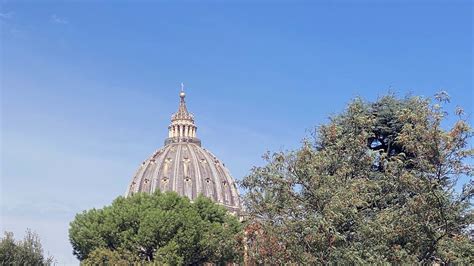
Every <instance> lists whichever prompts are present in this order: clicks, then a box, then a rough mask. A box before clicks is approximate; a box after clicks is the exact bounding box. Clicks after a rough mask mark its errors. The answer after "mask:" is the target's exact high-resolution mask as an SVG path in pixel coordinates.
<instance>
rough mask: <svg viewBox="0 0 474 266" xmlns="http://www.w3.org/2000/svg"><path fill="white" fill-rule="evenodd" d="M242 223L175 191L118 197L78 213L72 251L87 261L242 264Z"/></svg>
mask: <svg viewBox="0 0 474 266" xmlns="http://www.w3.org/2000/svg"><path fill="white" fill-rule="evenodd" d="M240 232H241V225H240V223H239V222H238V220H237V218H236V217H234V216H232V215H231V214H228V212H227V210H226V209H225V208H224V207H222V206H219V205H217V204H215V203H213V202H212V201H211V200H210V199H208V198H205V197H203V196H199V197H198V198H197V199H196V200H195V201H194V202H193V203H191V202H190V201H189V199H188V198H186V197H180V196H178V194H176V193H173V192H166V193H160V192H156V193H154V194H153V195H148V194H146V193H137V194H135V195H133V196H131V197H127V198H123V197H119V198H117V199H116V200H114V202H113V203H112V205H111V206H107V207H104V208H103V209H92V210H89V211H85V212H83V213H80V214H77V215H76V218H75V219H74V221H73V222H71V224H70V229H69V238H70V241H71V243H72V246H73V252H74V254H75V255H76V256H77V258H78V259H79V260H81V261H83V262H84V263H90V264H97V263H104V261H107V263H109V264H121V263H123V262H124V261H129V262H130V261H131V262H138V261H140V262H158V263H162V264H170V265H181V264H199V263H204V262H211V263H223V262H232V261H234V262H239V261H240V260H241V254H242V251H241V249H240V248H238V247H239V239H240V238H239V234H240Z"/></svg>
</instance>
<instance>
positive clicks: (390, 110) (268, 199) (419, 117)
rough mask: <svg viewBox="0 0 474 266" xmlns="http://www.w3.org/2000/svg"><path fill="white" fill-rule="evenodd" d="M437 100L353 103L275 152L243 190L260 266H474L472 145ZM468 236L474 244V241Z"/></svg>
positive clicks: (443, 97)
mask: <svg viewBox="0 0 474 266" xmlns="http://www.w3.org/2000/svg"><path fill="white" fill-rule="evenodd" d="M447 101H449V98H448V97H447V94H446V93H440V94H438V95H436V102H433V101H431V100H430V99H426V98H421V97H407V98H403V99H399V98H397V97H395V96H394V95H388V96H385V97H382V98H380V99H379V100H377V101H376V102H373V103H370V102H366V101H363V100H362V99H355V100H354V101H352V102H351V103H350V104H349V105H348V107H347V109H346V110H345V111H344V112H343V113H341V114H339V115H336V116H334V117H332V118H331V119H330V121H329V123H328V124H326V125H322V126H320V127H319V128H318V129H317V130H315V132H314V134H313V136H314V139H313V140H305V141H304V142H303V145H302V147H301V148H299V149H298V150H296V151H290V152H278V153H274V154H270V153H267V154H266V155H265V156H264V158H265V159H266V161H267V164H266V165H265V166H263V167H255V168H253V170H252V172H251V174H250V175H249V176H247V177H245V178H244V179H243V181H242V182H241V185H242V187H243V188H245V189H246V190H247V194H246V196H245V204H246V206H247V210H248V212H249V217H250V222H249V225H248V227H247V229H246V233H247V241H248V250H249V252H248V253H249V256H250V258H251V259H252V260H253V261H255V262H257V263H269V264H282V263H288V262H293V263H302V264H313V263H317V264H319V263H324V264H326V263H343V264H345V263H383V262H390V263H417V262H422V263H433V262H437V263H467V264H472V263H474V255H473V254H474V242H473V238H472V235H473V218H474V214H473V209H472V196H473V194H474V183H473V181H472V180H471V181H470V182H469V183H468V184H465V185H464V187H463V189H462V191H461V192H460V193H456V192H455V189H454V187H455V185H456V182H457V180H458V178H460V177H462V176H464V177H466V176H467V177H472V175H473V168H472V166H471V165H469V164H467V163H466V162H467V160H468V159H469V158H472V156H473V150H472V149H469V147H468V146H469V143H468V142H469V138H470V137H472V134H473V131H472V129H471V128H470V126H469V125H468V123H467V122H466V120H465V119H464V118H463V114H462V113H463V112H462V110H461V109H458V110H456V115H457V116H458V117H457V121H456V122H455V123H454V125H453V126H452V127H451V128H450V129H449V130H444V129H443V128H442V123H445V119H446V116H447V113H446V112H445V111H444V110H443V109H442V105H443V103H445V102H447ZM469 235H470V236H471V238H469Z"/></svg>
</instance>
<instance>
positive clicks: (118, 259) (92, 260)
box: [82, 248, 140, 265]
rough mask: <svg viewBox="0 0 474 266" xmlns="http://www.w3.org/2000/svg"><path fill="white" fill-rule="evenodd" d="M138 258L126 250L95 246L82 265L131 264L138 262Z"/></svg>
mask: <svg viewBox="0 0 474 266" xmlns="http://www.w3.org/2000/svg"><path fill="white" fill-rule="evenodd" d="M139 262H140V258H139V257H138V256H136V255H135V254H132V253H131V252H129V251H127V250H121V249H118V250H110V249H106V248H97V249H94V251H92V252H91V253H90V254H89V256H88V257H87V259H85V260H83V261H82V264H83V265H133V264H138V263H139Z"/></svg>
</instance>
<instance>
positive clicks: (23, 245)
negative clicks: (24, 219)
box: [0, 229, 54, 265]
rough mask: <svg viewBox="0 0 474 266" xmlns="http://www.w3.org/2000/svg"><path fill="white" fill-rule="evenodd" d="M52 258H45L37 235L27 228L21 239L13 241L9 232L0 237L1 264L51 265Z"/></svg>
mask: <svg viewBox="0 0 474 266" xmlns="http://www.w3.org/2000/svg"><path fill="white" fill-rule="evenodd" d="M53 260H54V259H53V257H48V258H45V256H44V255H43V248H42V245H41V241H40V239H39V236H38V235H37V234H36V233H34V232H32V231H30V230H29V229H28V230H27V231H26V234H25V237H24V238H23V241H15V239H14V237H13V233H11V232H5V236H4V237H3V238H1V239H0V264H1V265H51V264H52V263H53Z"/></svg>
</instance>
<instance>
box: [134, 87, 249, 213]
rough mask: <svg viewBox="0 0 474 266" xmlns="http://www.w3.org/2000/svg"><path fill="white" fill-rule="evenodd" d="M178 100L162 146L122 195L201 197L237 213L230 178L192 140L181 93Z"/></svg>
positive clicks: (193, 135) (236, 198) (237, 202)
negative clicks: (159, 193)
mask: <svg viewBox="0 0 474 266" xmlns="http://www.w3.org/2000/svg"><path fill="white" fill-rule="evenodd" d="M180 97H181V102H180V105H179V109H178V112H177V113H176V114H174V115H173V116H172V117H171V125H170V126H169V127H168V129H169V136H168V138H167V139H166V140H165V146H164V147H162V148H161V149H158V150H157V151H156V152H154V153H153V154H152V156H151V157H150V158H148V159H147V160H145V161H144V162H143V163H142V164H141V165H140V167H139V168H138V170H137V172H136V173H135V175H134V177H133V179H132V182H131V183H130V185H129V187H128V189H127V193H126V195H127V196H129V195H131V194H133V193H137V192H147V193H153V192H154V191H157V190H160V191H175V192H177V193H178V194H179V195H182V196H187V197H188V198H190V199H191V200H193V199H195V198H196V197H197V196H198V195H199V194H202V195H204V196H206V197H209V198H210V199H212V200H214V201H215V202H217V203H220V204H222V205H224V206H225V207H226V208H227V209H228V210H229V211H231V212H234V213H238V212H240V199H239V194H238V191H237V187H236V185H235V182H234V179H233V178H232V176H231V175H230V173H229V171H228V170H227V168H226V167H225V166H224V164H223V163H222V162H221V161H219V159H217V158H216V156H214V155H213V154H212V153H211V152H209V151H208V150H206V149H204V148H202V147H201V141H200V140H199V139H198V138H196V130H197V127H196V126H195V125H194V117H193V115H192V114H190V113H189V112H188V111H187V108H186V104H185V101H184V98H185V94H184V92H183V91H181V93H180Z"/></svg>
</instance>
